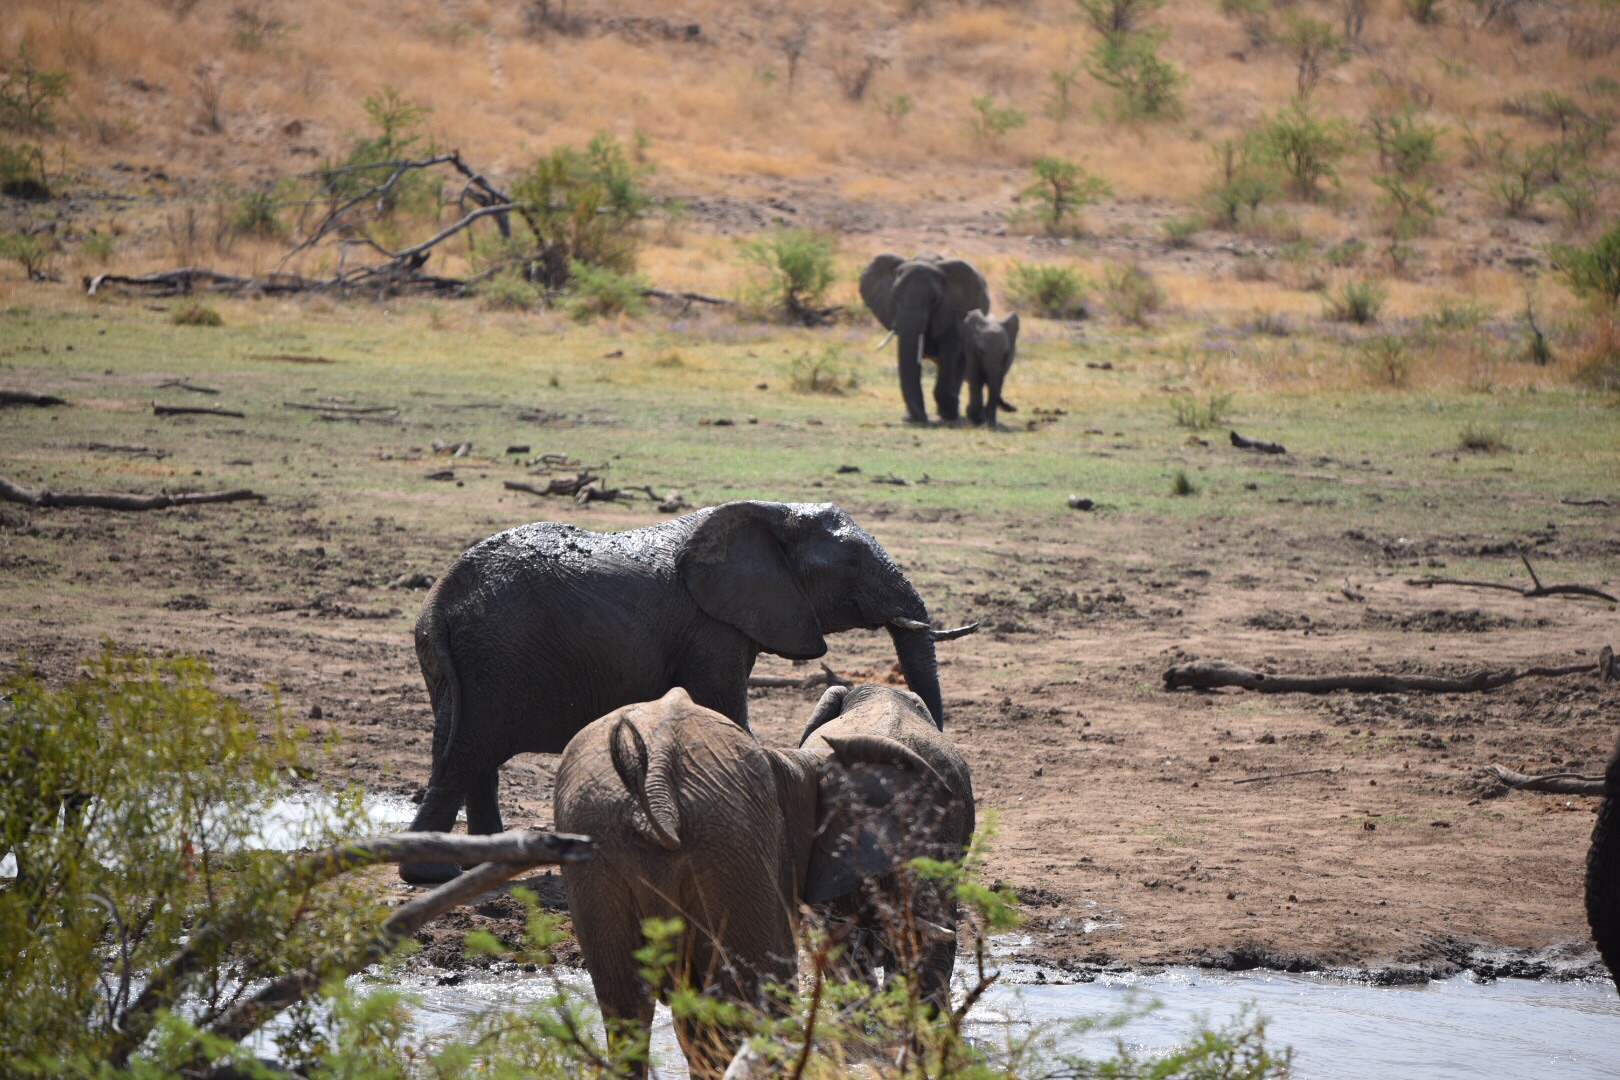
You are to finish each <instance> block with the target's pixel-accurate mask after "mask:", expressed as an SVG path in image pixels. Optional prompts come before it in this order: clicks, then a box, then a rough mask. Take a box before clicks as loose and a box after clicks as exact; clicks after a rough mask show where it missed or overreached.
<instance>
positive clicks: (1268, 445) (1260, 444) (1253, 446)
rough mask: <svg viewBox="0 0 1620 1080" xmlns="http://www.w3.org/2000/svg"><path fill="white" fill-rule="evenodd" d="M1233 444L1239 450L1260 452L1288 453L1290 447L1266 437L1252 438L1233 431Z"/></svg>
mask: <svg viewBox="0 0 1620 1080" xmlns="http://www.w3.org/2000/svg"><path fill="white" fill-rule="evenodd" d="M1232 445H1233V446H1235V447H1237V448H1238V449H1239V450H1253V451H1255V452H1256V453H1260V454H1286V453H1288V448H1287V447H1285V446H1283V444H1282V443H1275V442H1267V441H1266V440H1264V439H1250V438H1246V437H1245V436H1242V435H1239V434H1238V433H1237V432H1235V431H1234V432H1232Z"/></svg>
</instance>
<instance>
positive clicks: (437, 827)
mask: <svg viewBox="0 0 1620 1080" xmlns="http://www.w3.org/2000/svg"><path fill="white" fill-rule="evenodd" d="M465 798H466V792H465V791H464V790H463V789H462V788H460V787H456V786H450V785H442V786H433V787H429V788H428V789H427V794H426V795H424V796H423V797H422V805H421V807H420V808H419V809H418V810H417V811H416V817H414V818H412V819H411V829H410V831H411V832H449V831H450V830H451V829H453V828H455V824H456V813H457V811H459V810H460V809H461V804H462V801H463V800H464V799H465ZM460 873H461V867H459V866H457V865H456V864H455V863H438V862H403V863H400V864H399V876H400V877H402V878H404V879H405V880H406V881H408V882H410V883H411V884H412V885H437V884H439V883H440V882H444V881H449V880H450V879H451V878H453V877H455V876H456V875H458V874H460Z"/></svg>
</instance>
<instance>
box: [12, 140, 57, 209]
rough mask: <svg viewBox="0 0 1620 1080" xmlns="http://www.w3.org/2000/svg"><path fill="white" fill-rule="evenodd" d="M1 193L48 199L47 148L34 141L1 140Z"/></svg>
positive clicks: (49, 193)
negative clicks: (35, 143)
mask: <svg viewBox="0 0 1620 1080" xmlns="http://www.w3.org/2000/svg"><path fill="white" fill-rule="evenodd" d="M0 195H9V196H11V197H12V198H14V199H35V200H38V199H48V198H50V197H51V185H50V182H49V180H48V178H47V177H46V175H45V151H44V150H42V149H40V148H39V147H38V146H36V145H34V144H33V143H15V144H13V143H9V142H0Z"/></svg>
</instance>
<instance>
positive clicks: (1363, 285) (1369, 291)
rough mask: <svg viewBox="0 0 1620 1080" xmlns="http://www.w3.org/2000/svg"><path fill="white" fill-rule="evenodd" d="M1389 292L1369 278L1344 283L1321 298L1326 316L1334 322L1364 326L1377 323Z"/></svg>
mask: <svg viewBox="0 0 1620 1080" xmlns="http://www.w3.org/2000/svg"><path fill="white" fill-rule="evenodd" d="M1388 299H1389V290H1388V289H1386V288H1384V287H1383V286H1382V285H1380V284H1379V283H1378V282H1376V281H1373V280H1372V279H1371V278H1357V279H1354V280H1350V281H1346V282H1344V283H1343V284H1341V285H1340V286H1339V288H1338V289H1337V290H1335V291H1332V292H1329V293H1328V294H1327V295H1326V296H1325V297H1323V301H1322V302H1323V305H1324V307H1325V309H1326V312H1325V313H1326V315H1327V317H1328V318H1329V319H1332V320H1333V321H1334V322H1349V323H1355V324H1356V325H1358V326H1366V325H1367V324H1369V323H1375V322H1377V321H1378V316H1379V314H1381V313H1382V312H1383V310H1384V301H1386V300H1388Z"/></svg>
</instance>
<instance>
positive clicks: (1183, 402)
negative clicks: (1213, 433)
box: [1170, 390, 1232, 431]
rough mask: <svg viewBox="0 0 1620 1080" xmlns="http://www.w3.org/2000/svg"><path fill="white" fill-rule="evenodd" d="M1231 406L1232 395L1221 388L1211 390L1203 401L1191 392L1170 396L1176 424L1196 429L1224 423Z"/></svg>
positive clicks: (1201, 429) (1199, 429)
mask: <svg viewBox="0 0 1620 1080" xmlns="http://www.w3.org/2000/svg"><path fill="white" fill-rule="evenodd" d="M1231 408H1232V395H1231V394H1228V393H1226V392H1224V391H1221V390H1211V391H1210V392H1209V393H1208V394H1206V395H1205V396H1204V398H1203V400H1201V401H1200V400H1199V398H1198V395H1197V394H1194V393H1191V392H1189V393H1184V394H1172V395H1171V396H1170V412H1171V413H1172V414H1173V415H1174V416H1175V420H1176V426H1177V427H1184V428H1192V429H1193V430H1194V431H1203V430H1205V429H1206V428H1212V427H1217V426H1219V425H1221V424H1224V423H1225V422H1226V419H1227V415H1228V413H1229V412H1230V410H1231Z"/></svg>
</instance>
